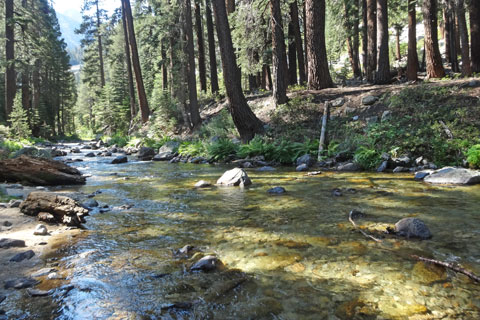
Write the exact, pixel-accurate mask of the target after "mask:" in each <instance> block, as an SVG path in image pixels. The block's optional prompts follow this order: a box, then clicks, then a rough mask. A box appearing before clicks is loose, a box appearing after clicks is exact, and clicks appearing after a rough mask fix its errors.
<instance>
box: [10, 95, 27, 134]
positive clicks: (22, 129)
mask: <svg viewBox="0 0 480 320" xmlns="http://www.w3.org/2000/svg"><path fill="white" fill-rule="evenodd" d="M8 122H10V124H11V129H10V130H11V135H12V137H15V138H23V139H26V138H28V137H30V136H31V135H32V130H30V127H29V125H28V115H27V111H26V110H25V109H24V108H23V106H22V98H21V95H20V94H17V95H16V96H15V101H14V102H13V109H12V112H11V113H10V117H9V119H8Z"/></svg>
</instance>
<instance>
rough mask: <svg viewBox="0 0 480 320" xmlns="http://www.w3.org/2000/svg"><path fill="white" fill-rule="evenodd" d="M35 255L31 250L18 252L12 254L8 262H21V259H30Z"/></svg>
mask: <svg viewBox="0 0 480 320" xmlns="http://www.w3.org/2000/svg"><path fill="white" fill-rule="evenodd" d="M34 255H35V252H33V250H28V251H25V252H20V253H17V254H16V255H14V256H13V257H12V258H11V259H10V260H9V261H10V262H21V261H23V260H30V259H31V258H32V257H33V256H34Z"/></svg>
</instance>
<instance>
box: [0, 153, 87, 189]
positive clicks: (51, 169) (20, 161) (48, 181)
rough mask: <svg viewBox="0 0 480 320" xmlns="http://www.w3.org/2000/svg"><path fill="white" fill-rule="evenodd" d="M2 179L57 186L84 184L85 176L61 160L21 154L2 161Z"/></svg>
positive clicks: (0, 178) (0, 174)
mask: <svg viewBox="0 0 480 320" xmlns="http://www.w3.org/2000/svg"><path fill="white" fill-rule="evenodd" d="M0 181H7V182H16V183H18V182H19V183H22V184H27V185H37V186H38V185H40V186H57V185H63V184H84V183H85V177H83V176H82V173H81V172H80V171H78V170H77V169H75V168H72V167H69V166H67V165H66V164H64V163H62V162H60V161H55V160H48V159H41V158H31V157H27V156H20V157H18V158H16V159H6V160H2V161H0Z"/></svg>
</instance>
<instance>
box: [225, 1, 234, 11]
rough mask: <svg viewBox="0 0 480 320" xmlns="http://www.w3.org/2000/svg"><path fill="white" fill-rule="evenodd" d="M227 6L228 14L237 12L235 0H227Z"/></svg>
mask: <svg viewBox="0 0 480 320" xmlns="http://www.w3.org/2000/svg"><path fill="white" fill-rule="evenodd" d="M225 6H226V7H227V14H230V13H232V12H235V0H225Z"/></svg>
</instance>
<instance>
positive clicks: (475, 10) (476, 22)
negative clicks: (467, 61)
mask: <svg viewBox="0 0 480 320" xmlns="http://www.w3.org/2000/svg"><path fill="white" fill-rule="evenodd" d="M469 11H470V41H471V44H470V49H471V52H472V55H471V61H472V72H480V1H478V0H471V1H470V7H469Z"/></svg>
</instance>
